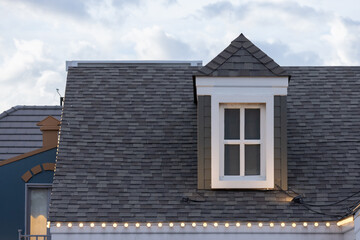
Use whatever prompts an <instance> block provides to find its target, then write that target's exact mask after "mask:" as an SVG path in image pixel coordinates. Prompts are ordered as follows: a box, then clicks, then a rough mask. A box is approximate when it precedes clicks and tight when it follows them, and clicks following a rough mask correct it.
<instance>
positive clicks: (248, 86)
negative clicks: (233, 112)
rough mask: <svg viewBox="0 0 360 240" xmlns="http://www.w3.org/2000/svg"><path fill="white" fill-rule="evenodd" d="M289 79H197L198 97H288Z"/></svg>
mask: <svg viewBox="0 0 360 240" xmlns="http://www.w3.org/2000/svg"><path fill="white" fill-rule="evenodd" d="M288 83H289V79H288V77H268V78H265V77H196V91H197V95H198V96H202V95H213V94H259V93H262V94H272V95H279V96H280V95H284V96H285V95H287V87H288Z"/></svg>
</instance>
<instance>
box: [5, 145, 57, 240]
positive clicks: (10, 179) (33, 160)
mask: <svg viewBox="0 0 360 240" xmlns="http://www.w3.org/2000/svg"><path fill="white" fill-rule="evenodd" d="M55 158H56V148H53V149H51V150H48V151H46V152H42V153H39V154H36V155H33V156H30V157H27V158H24V159H21V160H19V161H16V162H13V163H9V164H6V165H4V166H1V167H0V239H1V240H15V239H17V238H18V229H22V230H23V233H24V230H25V226H24V225H25V184H26V183H25V182H24V180H22V178H21V176H22V175H23V174H24V173H25V172H26V171H28V170H30V169H31V168H33V167H35V166H37V165H39V164H40V165H41V164H42V163H55ZM53 175H54V172H53V171H42V172H41V173H38V174H37V175H34V176H33V177H32V178H31V179H30V180H29V181H28V182H27V183H52V181H53Z"/></svg>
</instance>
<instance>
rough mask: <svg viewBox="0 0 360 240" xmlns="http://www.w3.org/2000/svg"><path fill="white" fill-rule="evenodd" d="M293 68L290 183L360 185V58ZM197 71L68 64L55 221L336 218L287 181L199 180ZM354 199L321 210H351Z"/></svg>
mask: <svg viewBox="0 0 360 240" xmlns="http://www.w3.org/2000/svg"><path fill="white" fill-rule="evenodd" d="M284 69H285V70H286V71H288V72H289V73H290V74H291V75H292V81H291V82H290V86H289V94H288V141H289V143H288V165H289V166H288V176H289V179H288V184H289V187H290V188H291V189H292V190H294V191H296V192H298V193H301V194H303V195H305V196H306V200H307V201H309V202H311V203H316V204H328V203H332V202H335V201H337V200H339V199H342V198H343V197H346V196H349V195H350V194H352V193H354V192H356V191H358V190H359V189H358V179H359V177H360V164H359V156H360V142H359V129H360V110H359V109H360V108H359V106H360V67H286V68H284ZM196 70H197V68H196V67H191V66H189V65H184V64H183V65H176V64H173V65H164V64H154V65H149V64H148V65H146V64H145V65H136V64H130V65H126V64H118V65H112V66H106V67H100V66H98V67H81V66H80V67H77V68H70V69H69V72H68V79H67V88H66V101H65V106H64V114H63V122H62V128H61V140H60V147H59V155H58V160H57V167H56V173H55V178H54V184H53V191H52V197H51V207H50V220H51V221H128V222H135V221H214V220H216V221H222V220H223V221H230V220H247V221H251V220H252V221H282V220H285V221H304V220H307V221H310V220H313V221H320V220H329V219H332V220H335V219H336V217H333V216H325V215H319V214H316V213H313V212H311V211H309V210H307V209H305V208H304V207H303V206H299V205H294V204H291V203H290V202H289V200H291V198H290V197H289V196H287V195H286V194H285V193H284V192H282V191H261V190H214V191H210V190H197V179H196V178H197V146H196V144H197V143H196V132H197V126H196V124H197V123H196V105H194V103H193V83H192V74H193V72H194V71H196ZM184 197H190V199H197V200H201V201H200V202H191V201H190V202H184V201H182V199H183V198H184ZM354 200H355V199H354V198H353V199H350V200H348V201H344V202H342V203H341V204H339V205H334V206H325V207H321V208H316V207H314V209H315V210H318V211H323V212H325V213H327V214H337V215H338V214H344V213H345V212H346V208H347V207H348V206H349V205H350V204H351V203H352V202H353V201H354Z"/></svg>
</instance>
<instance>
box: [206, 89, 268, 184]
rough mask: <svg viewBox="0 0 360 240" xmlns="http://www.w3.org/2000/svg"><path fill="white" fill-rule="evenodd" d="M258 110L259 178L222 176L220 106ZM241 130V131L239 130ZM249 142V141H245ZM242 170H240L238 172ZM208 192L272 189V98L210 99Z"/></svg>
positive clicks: (220, 95) (253, 96)
mask: <svg viewBox="0 0 360 240" xmlns="http://www.w3.org/2000/svg"><path fill="white" fill-rule="evenodd" d="M229 104H234V106H236V105H238V106H240V105H245V104H249V106H251V105H253V106H255V105H257V106H261V109H262V110H261V114H260V115H261V121H260V124H261V126H260V129H261V134H263V137H262V141H263V143H262V146H261V158H260V159H261V160H260V166H261V170H260V176H224V136H223V134H224V133H223V131H224V130H223V129H224V115H223V114H224V111H223V110H221V109H222V106H227V105H229ZM242 129H244V128H242ZM247 141H249V140H247ZM250 141H251V140H250ZM242 169H244V168H242ZM211 188H222V189H226V188H229V189H231V188H235V189H268V188H274V96H273V94H266V95H254V94H250V95H247V94H246V93H244V94H241V95H239V94H237V95H223V94H213V95H212V96H211Z"/></svg>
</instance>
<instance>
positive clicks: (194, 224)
mask: <svg viewBox="0 0 360 240" xmlns="http://www.w3.org/2000/svg"><path fill="white" fill-rule="evenodd" d="M311 225H312V226H313V227H315V228H316V227H319V226H325V227H327V228H329V227H331V226H340V225H339V224H338V223H335V222H325V223H319V222H292V223H285V222H257V223H256V222H247V223H246V222H210V223H208V222H178V223H174V222H169V223H163V222H158V223H151V222H147V223H140V222H137V223H127V222H125V223H116V222H114V223H106V222H102V223H95V222H91V223H83V222H80V223H72V222H69V223H67V224H66V223H61V222H57V223H55V224H54V226H56V227H57V228H60V227H61V226H67V227H68V228H72V227H74V226H78V227H79V228H84V227H86V226H89V227H90V228H94V227H96V226H99V227H100V226H101V227H102V228H105V227H107V226H112V227H113V228H117V227H123V228H129V227H131V226H133V227H135V228H140V227H141V226H146V227H147V228H151V227H158V228H162V227H165V226H168V227H169V228H173V227H176V226H178V227H180V228H185V227H186V226H191V227H192V228H195V227H202V228H207V227H213V228H218V227H225V228H230V227H235V228H239V227H241V226H244V227H246V228H251V227H254V226H257V227H259V228H262V227H265V226H268V227H270V228H273V227H276V226H280V227H281V228H284V227H286V226H289V227H290V226H291V227H293V228H295V227H297V226H302V227H309V226H311ZM48 228H50V222H48Z"/></svg>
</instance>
